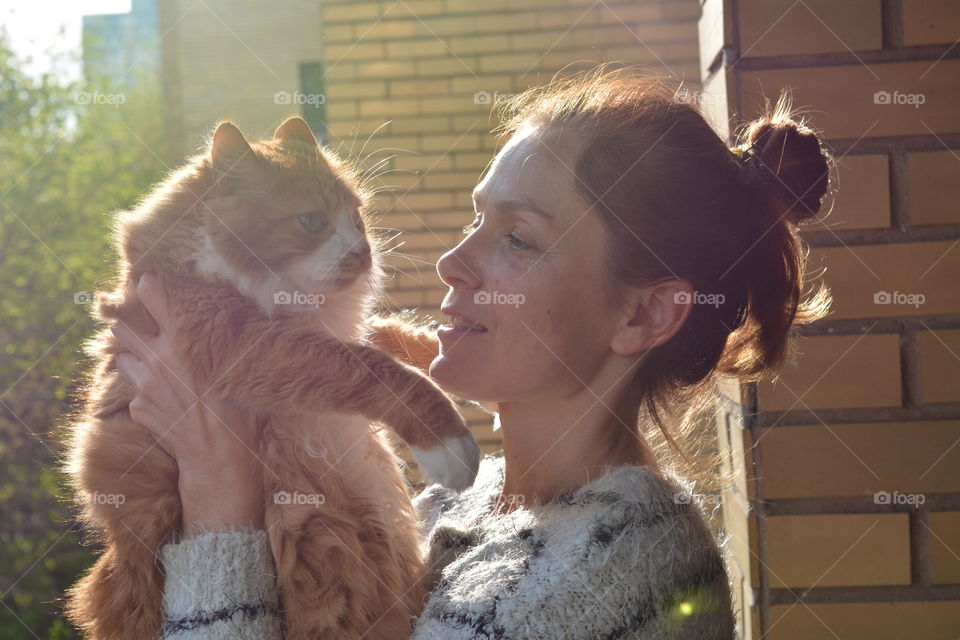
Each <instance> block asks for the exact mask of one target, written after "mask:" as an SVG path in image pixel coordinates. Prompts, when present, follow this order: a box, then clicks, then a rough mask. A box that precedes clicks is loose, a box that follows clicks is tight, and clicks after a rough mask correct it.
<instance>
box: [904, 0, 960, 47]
mask: <svg viewBox="0 0 960 640" xmlns="http://www.w3.org/2000/svg"><path fill="white" fill-rule="evenodd" d="M958 37H960V11H957V7H956V4H955V3H952V2H944V1H943V0H904V2H903V42H904V44H906V45H924V44H953V43H954V42H955V41H956V40H957V38H958Z"/></svg>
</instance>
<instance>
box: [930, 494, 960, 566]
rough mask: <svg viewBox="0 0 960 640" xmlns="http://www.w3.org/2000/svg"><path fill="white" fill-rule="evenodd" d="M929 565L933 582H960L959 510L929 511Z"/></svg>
mask: <svg viewBox="0 0 960 640" xmlns="http://www.w3.org/2000/svg"><path fill="white" fill-rule="evenodd" d="M929 518H930V519H929V526H930V534H931V535H930V565H931V567H932V576H931V577H932V579H933V583H934V584H960V512H956V511H954V512H941V513H931V514H930V516H929Z"/></svg>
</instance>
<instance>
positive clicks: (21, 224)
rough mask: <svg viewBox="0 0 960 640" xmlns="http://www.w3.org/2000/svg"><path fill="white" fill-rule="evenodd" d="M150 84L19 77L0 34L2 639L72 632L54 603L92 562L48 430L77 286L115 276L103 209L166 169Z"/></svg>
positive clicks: (70, 366) (82, 327)
mask: <svg viewBox="0 0 960 640" xmlns="http://www.w3.org/2000/svg"><path fill="white" fill-rule="evenodd" d="M156 87H157V82H156V80H153V79H152V78H151V77H150V76H149V75H146V76H144V77H142V78H137V79H136V82H135V83H133V87H132V88H128V87H117V86H111V84H110V83H109V82H107V81H106V79H94V78H90V77H89V76H88V77H87V78H86V79H85V80H84V81H82V82H77V83H66V82H64V81H62V80H60V79H59V78H58V77H56V76H54V75H50V74H47V75H43V76H41V77H33V76H30V75H27V74H26V73H24V71H23V61H21V60H19V59H18V58H17V57H16V56H15V55H14V54H13V52H12V51H11V49H10V47H9V44H8V42H7V40H6V38H5V35H4V34H3V33H2V32H0V338H2V339H0V605H2V606H0V640H7V639H12V638H43V639H53V638H73V637H79V636H78V634H77V632H76V631H75V630H74V629H72V628H71V627H70V626H69V624H67V623H66V622H65V621H64V620H63V619H62V618H61V616H60V612H59V609H60V604H59V602H58V599H59V598H61V597H62V594H63V592H64V590H65V589H66V588H67V587H68V586H69V585H70V584H71V583H72V582H73V581H74V580H75V579H76V578H77V576H78V575H79V574H80V573H81V572H82V571H83V570H84V569H85V568H86V567H87V566H88V565H89V564H90V562H91V559H92V556H91V554H90V551H89V549H87V548H84V547H81V546H80V539H81V535H80V534H81V532H80V531H79V528H78V525H77V524H76V523H75V522H74V521H73V520H72V519H71V518H72V515H73V509H72V507H71V505H70V504H68V502H67V500H68V499H69V497H68V496H66V495H64V494H63V492H62V489H61V480H62V479H61V478H60V477H59V474H58V472H57V470H56V457H57V455H58V451H59V448H58V445H57V444H56V434H57V430H58V428H60V427H62V426H63V425H64V424H67V423H69V420H70V414H71V412H74V411H76V408H75V405H76V399H77V395H78V385H77V382H76V381H77V380H79V379H80V378H81V376H82V374H83V372H84V371H85V370H86V369H87V368H89V364H88V363H83V362H81V360H80V358H81V354H80V350H79V349H80V344H81V342H82V341H83V340H84V339H85V338H86V337H88V336H89V335H90V334H91V333H92V331H93V328H94V325H93V322H92V320H91V319H90V317H89V315H88V310H89V308H88V305H87V304H83V303H82V301H83V300H84V299H85V298H84V297H83V294H82V293H81V292H92V291H94V290H96V289H98V288H100V284H101V283H102V282H104V281H105V280H107V279H109V278H110V277H111V276H112V272H113V264H114V254H113V251H112V248H111V246H110V241H109V220H108V218H107V215H106V214H107V213H108V212H110V211H111V210H115V209H118V208H124V207H128V206H130V205H131V204H132V203H133V201H134V200H135V198H136V197H137V196H138V195H139V194H140V193H142V192H143V191H144V190H145V189H146V188H147V187H148V186H149V185H150V184H151V183H153V182H156V181H157V180H158V179H160V178H161V177H162V172H163V170H164V169H165V167H164V166H163V163H162V161H161V158H163V157H165V153H164V148H163V137H162V130H163V126H162V124H163V122H162V112H161V107H160V105H161V103H162V101H161V100H160V98H159V95H158V92H157V89H156ZM111 96H112V98H111ZM119 96H122V97H119ZM120 102H122V104H119V103H120ZM75 296H76V299H77V300H79V301H81V303H77V302H75Z"/></svg>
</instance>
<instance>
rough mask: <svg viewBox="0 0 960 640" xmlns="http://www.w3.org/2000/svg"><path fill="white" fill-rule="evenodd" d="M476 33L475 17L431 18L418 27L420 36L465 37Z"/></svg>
mask: <svg viewBox="0 0 960 640" xmlns="http://www.w3.org/2000/svg"><path fill="white" fill-rule="evenodd" d="M476 31H477V19H476V18H475V17H473V16H464V17H460V16H456V17H447V16H445V17H440V18H431V19H430V20H424V21H423V23H421V24H418V25H417V35H419V36H452V35H465V34H470V33H476Z"/></svg>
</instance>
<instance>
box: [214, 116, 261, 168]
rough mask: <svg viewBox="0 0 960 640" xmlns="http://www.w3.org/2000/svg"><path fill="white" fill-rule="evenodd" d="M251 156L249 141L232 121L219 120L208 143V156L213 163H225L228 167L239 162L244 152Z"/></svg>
mask: <svg viewBox="0 0 960 640" xmlns="http://www.w3.org/2000/svg"><path fill="white" fill-rule="evenodd" d="M248 153H249V154H250V156H253V149H251V148H250V143H248V142H247V139H246V138H244V137H243V134H242V133H240V129H237V127H236V125H234V124H233V123H232V122H221V123H220V124H219V125H217V130H216V131H214V132H213V143H212V144H211V145H210V158H211V159H212V160H213V163H214V164H226V165H227V166H228V167H230V166H233V165H235V164H236V163H238V162H240V160H241V159H242V158H243V157H244V155H245V154H248Z"/></svg>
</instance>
